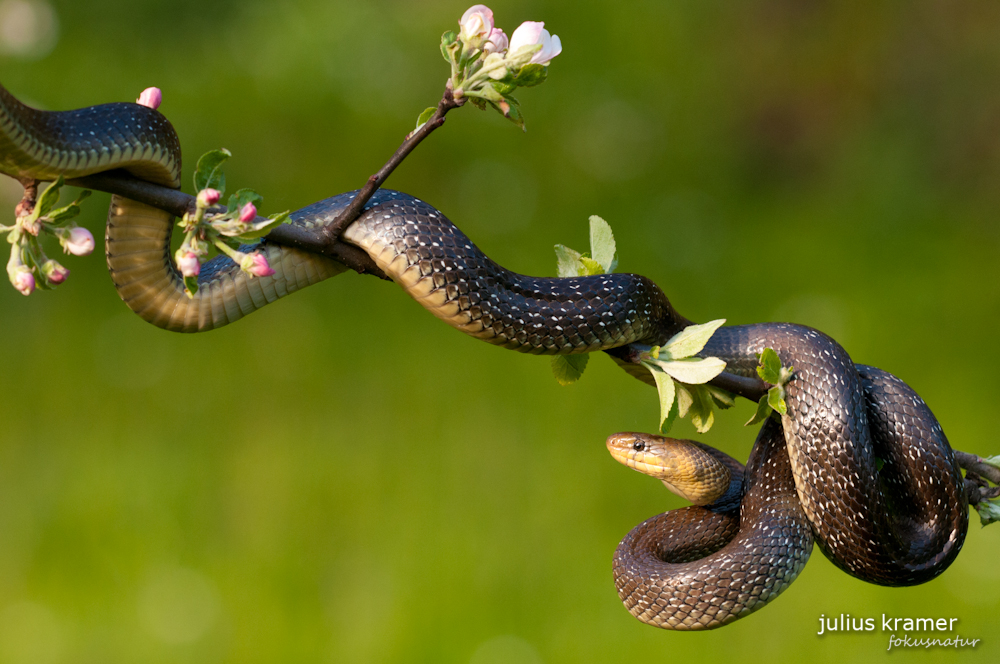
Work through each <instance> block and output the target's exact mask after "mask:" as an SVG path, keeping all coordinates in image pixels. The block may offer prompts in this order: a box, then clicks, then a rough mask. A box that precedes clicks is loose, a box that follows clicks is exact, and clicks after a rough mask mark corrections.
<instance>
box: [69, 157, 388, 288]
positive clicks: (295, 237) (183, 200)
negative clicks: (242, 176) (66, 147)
mask: <svg viewBox="0 0 1000 664" xmlns="http://www.w3.org/2000/svg"><path fill="white" fill-rule="evenodd" d="M67 184H71V185H73V186H75V187H85V188H87V189H96V190H97V191H105V192H108V193H111V194H118V195H119V196H124V197H126V198H129V199H131V200H133V201H138V202H140V203H145V204H146V205H151V206H153V207H155V208H159V209H161V210H166V211H167V212H170V213H171V214H174V215H176V216H178V217H182V216H184V214H185V213H187V212H190V211H193V210H194V208H195V197H194V196H191V195H190V194H185V193H184V192H182V191H180V190H178V189H171V188H169V187H163V186H161V185H158V184H153V183H151V182H146V181H145V180H140V179H138V178H136V177H134V176H133V175H131V174H129V173H126V172H125V171H121V170H114V171H106V172H104V173H98V174H96V175H88V176H86V177H82V178H74V179H72V180H68V181H67ZM221 209H222V210H224V209H225V208H221ZM257 221H262V219H261V218H259V217H258V219H257ZM264 239H266V240H267V241H268V242H274V243H275V244H282V245H285V246H289V247H295V248H297V249H302V250H304V251H310V252H312V253H315V254H323V255H324V256H329V257H330V258H332V259H334V260H335V261H337V262H338V263H342V264H343V265H345V266H347V267H348V268H349V269H351V270H354V271H355V272H357V273H358V274H370V275H373V276H376V277H378V278H380V279H388V277H387V276H386V275H385V273H384V272H382V270H380V269H379V267H378V265H376V264H375V261H373V260H372V258H371V257H370V256H369V255H368V254H367V253H366V252H365V251H364V250H362V249H359V248H358V247H355V246H354V245H350V244H344V243H342V242H334V243H332V244H331V243H329V242H327V241H326V238H325V237H324V235H323V232H322V230H310V229H307V228H302V227H300V226H294V225H291V224H282V225H281V226H279V227H278V228H275V229H274V230H272V231H271V232H270V233H268V234H267V236H266V237H265V238H264Z"/></svg>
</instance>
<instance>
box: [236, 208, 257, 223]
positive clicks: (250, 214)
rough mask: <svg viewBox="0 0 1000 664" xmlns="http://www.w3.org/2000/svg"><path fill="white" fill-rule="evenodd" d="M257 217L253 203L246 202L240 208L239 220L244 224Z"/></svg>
mask: <svg viewBox="0 0 1000 664" xmlns="http://www.w3.org/2000/svg"><path fill="white" fill-rule="evenodd" d="M256 218H257V208H256V206H254V204H253V203H247V204H246V205H244V206H243V209H241V210H240V221H242V222H243V223H244V224H249V223H250V222H251V221H253V220H254V219H256Z"/></svg>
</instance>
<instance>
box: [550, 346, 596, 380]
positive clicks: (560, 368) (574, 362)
mask: <svg viewBox="0 0 1000 664" xmlns="http://www.w3.org/2000/svg"><path fill="white" fill-rule="evenodd" d="M589 359H590V353H580V354H578V355H556V356H554V357H553V358H552V373H553V374H555V377H556V380H557V381H558V382H559V384H560V385H570V384H572V383H575V382H576V381H578V380H580V376H582V375H583V371H584V369H586V368H587V361H588V360H589Z"/></svg>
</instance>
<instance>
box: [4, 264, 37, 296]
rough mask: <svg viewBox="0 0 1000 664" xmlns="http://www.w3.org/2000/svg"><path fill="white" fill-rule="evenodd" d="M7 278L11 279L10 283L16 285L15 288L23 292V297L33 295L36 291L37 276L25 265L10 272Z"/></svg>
mask: <svg viewBox="0 0 1000 664" xmlns="http://www.w3.org/2000/svg"><path fill="white" fill-rule="evenodd" d="M7 276H8V277H10V283H12V284H14V288H16V289H17V290H19V291H20V292H21V295H31V293H32V292H33V291H34V290H35V275H33V274H32V273H31V270H30V269H28V267H27V266H25V265H19V266H18V267H16V268H14V269H12V270H8V271H7Z"/></svg>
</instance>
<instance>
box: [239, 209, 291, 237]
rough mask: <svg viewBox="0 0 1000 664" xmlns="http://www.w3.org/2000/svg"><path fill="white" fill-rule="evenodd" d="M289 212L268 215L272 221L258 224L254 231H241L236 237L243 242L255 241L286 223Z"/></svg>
mask: <svg viewBox="0 0 1000 664" xmlns="http://www.w3.org/2000/svg"><path fill="white" fill-rule="evenodd" d="M289 214H290V213H289V211H288V210H285V211H284V212H281V213H279V214H274V215H271V216H270V217H268V218H269V219H270V220H271V221H269V222H267V223H265V224H263V225H261V226H258V227H257V228H255V229H254V230H252V231H247V232H246V233H240V234H239V235H236V236H235V237H236V238H237V239H238V240H240V241H241V242H243V243H250V242H253V241H254V240H256V239H257V238H262V237H264V236H265V235H267V234H268V233H270V232H271V231H272V230H274V229H275V228H277V227H278V226H280V225H282V224H283V223H285V222H286V221H288V217H289Z"/></svg>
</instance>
